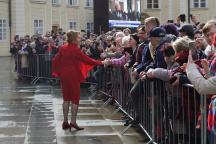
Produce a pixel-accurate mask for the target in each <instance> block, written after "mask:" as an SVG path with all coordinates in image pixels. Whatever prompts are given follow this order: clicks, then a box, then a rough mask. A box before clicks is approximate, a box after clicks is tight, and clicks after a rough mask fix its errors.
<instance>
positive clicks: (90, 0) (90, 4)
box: [86, 0, 94, 7]
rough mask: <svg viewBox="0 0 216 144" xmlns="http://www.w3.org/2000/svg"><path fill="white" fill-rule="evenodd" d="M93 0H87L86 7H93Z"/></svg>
mask: <svg viewBox="0 0 216 144" xmlns="http://www.w3.org/2000/svg"><path fill="white" fill-rule="evenodd" d="M93 5H94V4H93V0H86V7H93Z"/></svg>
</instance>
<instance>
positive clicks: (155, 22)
mask: <svg viewBox="0 0 216 144" xmlns="http://www.w3.org/2000/svg"><path fill="white" fill-rule="evenodd" d="M148 24H151V25H153V26H155V27H159V26H160V21H159V19H158V18H157V17H148V18H146V19H145V25H148Z"/></svg>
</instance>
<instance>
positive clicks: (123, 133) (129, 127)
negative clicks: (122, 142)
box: [121, 124, 132, 135]
mask: <svg viewBox="0 0 216 144" xmlns="http://www.w3.org/2000/svg"><path fill="white" fill-rule="evenodd" d="M131 126H132V124H129V125H128V126H127V127H126V128H125V129H124V130H123V131H122V132H121V135H123V134H124V133H125V132H126V131H127V130H128V129H129V128H130V127H131Z"/></svg>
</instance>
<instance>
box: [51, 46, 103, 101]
mask: <svg viewBox="0 0 216 144" xmlns="http://www.w3.org/2000/svg"><path fill="white" fill-rule="evenodd" d="M101 64H102V63H101V61H96V60H93V59H91V58H89V57H88V56H86V55H85V54H84V53H83V52H82V51H81V50H80V49H79V48H78V46H77V45H76V44H74V43H69V44H66V45H63V46H62V47H61V48H60V50H59V52H58V54H57V55H56V56H55V58H54V59H53V64H52V69H53V75H55V76H57V77H60V79H61V84H62V92H63V99H64V101H69V100H70V101H72V102H73V103H74V104H79V97H80V83H81V82H85V79H86V77H87V73H88V71H89V70H91V69H92V68H93V67H94V66H99V65H101Z"/></svg>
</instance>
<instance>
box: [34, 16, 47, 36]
mask: <svg viewBox="0 0 216 144" xmlns="http://www.w3.org/2000/svg"><path fill="white" fill-rule="evenodd" d="M35 20H37V21H38V27H37V28H38V32H39V28H41V27H39V21H40V20H42V24H43V33H42V34H41V35H44V20H43V19H33V29H34V31H33V33H34V35H37V34H40V33H37V34H35V23H34V22H35Z"/></svg>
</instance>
